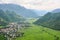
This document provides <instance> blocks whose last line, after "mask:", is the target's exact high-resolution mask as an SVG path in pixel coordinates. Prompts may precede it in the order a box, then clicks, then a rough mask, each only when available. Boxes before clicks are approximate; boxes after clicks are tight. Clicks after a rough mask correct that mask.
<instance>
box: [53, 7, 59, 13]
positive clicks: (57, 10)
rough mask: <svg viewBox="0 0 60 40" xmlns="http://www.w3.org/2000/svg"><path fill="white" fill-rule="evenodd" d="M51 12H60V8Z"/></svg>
mask: <svg viewBox="0 0 60 40" xmlns="http://www.w3.org/2000/svg"><path fill="white" fill-rule="evenodd" d="M52 12H53V13H57V12H60V8H58V9H54V10H53V11H52Z"/></svg>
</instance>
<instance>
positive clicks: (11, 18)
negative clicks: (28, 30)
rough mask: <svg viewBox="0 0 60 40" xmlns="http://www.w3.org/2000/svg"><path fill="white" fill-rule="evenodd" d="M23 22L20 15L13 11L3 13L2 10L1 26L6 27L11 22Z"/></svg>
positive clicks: (0, 13) (0, 12)
mask: <svg viewBox="0 0 60 40" xmlns="http://www.w3.org/2000/svg"><path fill="white" fill-rule="evenodd" d="M20 20H23V18H22V17H21V16H19V15H17V14H16V13H15V12H13V11H8V10H7V11H3V10H1V9H0V25H6V24H8V23H9V22H16V21H20Z"/></svg>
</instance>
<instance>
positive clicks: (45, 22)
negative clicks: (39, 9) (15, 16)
mask: <svg viewBox="0 0 60 40" xmlns="http://www.w3.org/2000/svg"><path fill="white" fill-rule="evenodd" d="M34 24H37V25H41V26H44V27H48V28H51V29H55V30H60V9H55V10H53V11H52V12H48V13H47V14H45V15H44V16H43V17H41V18H40V19H38V20H37V21H36V22H34Z"/></svg>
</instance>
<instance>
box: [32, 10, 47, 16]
mask: <svg viewBox="0 0 60 40" xmlns="http://www.w3.org/2000/svg"><path fill="white" fill-rule="evenodd" d="M33 11H34V12H35V13H36V14H37V15H39V16H44V15H45V14H46V13H47V12H48V11H46V10H33Z"/></svg>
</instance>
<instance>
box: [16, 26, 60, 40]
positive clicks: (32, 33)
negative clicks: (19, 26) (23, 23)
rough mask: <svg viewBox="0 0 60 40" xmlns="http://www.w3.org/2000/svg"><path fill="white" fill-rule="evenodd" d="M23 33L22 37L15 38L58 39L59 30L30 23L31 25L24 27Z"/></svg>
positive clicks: (33, 39)
mask: <svg viewBox="0 0 60 40" xmlns="http://www.w3.org/2000/svg"><path fill="white" fill-rule="evenodd" d="M24 33H25V34H24V36H23V37H19V38H17V39H16V40H58V39H59V40H60V31H55V30H52V29H48V28H44V27H42V26H36V25H32V27H30V28H28V29H25V30H24ZM57 37H59V38H57Z"/></svg>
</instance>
